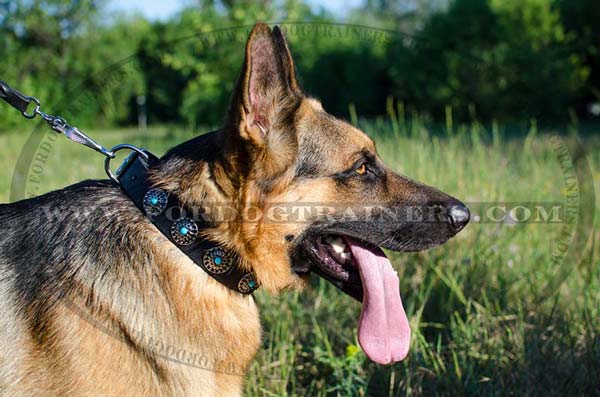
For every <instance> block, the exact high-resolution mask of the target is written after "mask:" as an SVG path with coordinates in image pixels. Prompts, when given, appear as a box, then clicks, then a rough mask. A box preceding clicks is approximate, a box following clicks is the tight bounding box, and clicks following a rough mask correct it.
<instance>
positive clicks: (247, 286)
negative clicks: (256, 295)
mask: <svg viewBox="0 0 600 397" xmlns="http://www.w3.org/2000/svg"><path fill="white" fill-rule="evenodd" d="M258 287H259V285H258V282H257V281H256V278H255V277H254V273H247V274H246V275H245V276H244V277H242V278H241V280H240V282H239V283H238V290H239V291H240V292H241V293H243V294H249V293H250V292H252V291H254V290H255V289H257V288H258Z"/></svg>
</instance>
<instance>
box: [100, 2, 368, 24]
mask: <svg viewBox="0 0 600 397" xmlns="http://www.w3.org/2000/svg"><path fill="white" fill-rule="evenodd" d="M185 3H186V1H185V0H145V1H140V0H112V1H111V3H110V6H109V8H110V9H111V10H118V11H125V12H139V13H141V14H142V15H144V16H145V17H147V18H149V19H152V20H159V19H166V18H168V17H170V16H171V15H173V14H175V13H176V12H177V11H179V10H180V9H181V7H182V6H183V5H184V4H185ZM309 3H310V4H313V5H314V6H315V7H319V6H323V7H324V8H326V9H328V10H329V11H331V12H333V13H334V14H336V15H339V14H343V13H344V9H346V8H348V7H351V8H352V7H354V6H356V5H359V4H361V3H362V1H361V0H327V1H318V0H309Z"/></svg>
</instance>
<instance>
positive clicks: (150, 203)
mask: <svg viewBox="0 0 600 397" xmlns="http://www.w3.org/2000/svg"><path fill="white" fill-rule="evenodd" d="M167 202H168V196H167V193H165V191H164V190H161V189H150V190H148V191H147V192H146V194H145V195H144V201H143V203H142V204H143V207H144V211H146V215H153V216H158V215H160V214H162V213H163V211H164V210H165V209H166V208H167Z"/></svg>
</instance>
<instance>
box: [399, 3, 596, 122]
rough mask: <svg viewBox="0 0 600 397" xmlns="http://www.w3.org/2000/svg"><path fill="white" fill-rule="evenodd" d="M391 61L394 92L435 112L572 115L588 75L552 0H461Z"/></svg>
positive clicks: (431, 20) (511, 116) (498, 115)
mask: <svg viewBox="0 0 600 397" xmlns="http://www.w3.org/2000/svg"><path fill="white" fill-rule="evenodd" d="M388 61H389V63H390V79H391V80H392V81H394V82H395V85H394V91H393V92H394V96H396V97H397V98H399V99H402V100H404V101H406V102H407V103H408V104H409V105H410V106H412V107H414V108H416V109H419V110H426V111H428V112H429V113H430V114H432V115H433V116H434V117H443V114H444V108H445V106H447V105H451V106H453V107H454V108H455V109H456V111H457V112H458V114H459V115H461V116H462V117H463V118H466V117H469V114H468V109H469V106H474V107H475V109H476V111H477V113H478V117H481V118H483V119H490V118H498V119H504V120H515V119H529V118H530V117H545V118H562V117H566V116H567V110H568V107H569V106H570V105H571V104H572V103H574V101H576V99H577V97H578V95H579V93H580V91H581V87H582V86H583V85H584V83H585V80H586V77H587V69H586V68H585V66H584V65H583V64H582V62H581V61H580V59H579V57H578V56H577V54H576V53H574V52H573V51H572V50H571V48H570V39H569V38H568V37H567V36H566V35H565V32H564V29H563V27H562V25H561V23H560V18H559V14H558V13H557V12H556V11H555V10H553V9H552V8H551V6H550V3H549V2H548V1H546V0H502V1H500V0H492V1H490V0H456V1H454V2H453V3H452V4H451V5H450V7H449V9H448V10H447V12H440V13H436V14H434V15H432V16H431V17H430V18H429V19H428V21H427V23H426V24H425V26H424V27H423V29H422V30H421V31H420V32H419V33H418V35H417V36H416V38H415V39H414V40H411V41H407V40H396V41H395V42H394V43H393V44H392V45H391V46H390V47H389V52H388Z"/></svg>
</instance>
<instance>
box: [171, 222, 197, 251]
mask: <svg viewBox="0 0 600 397" xmlns="http://www.w3.org/2000/svg"><path fill="white" fill-rule="evenodd" d="M171 237H172V238H173V241H175V242H176V243H177V244H179V245H190V244H192V243H193V242H194V241H196V238H197V237H198V225H197V224H196V222H194V221H193V220H192V219H190V218H181V219H179V220H178V221H175V222H173V224H172V225H171Z"/></svg>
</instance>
